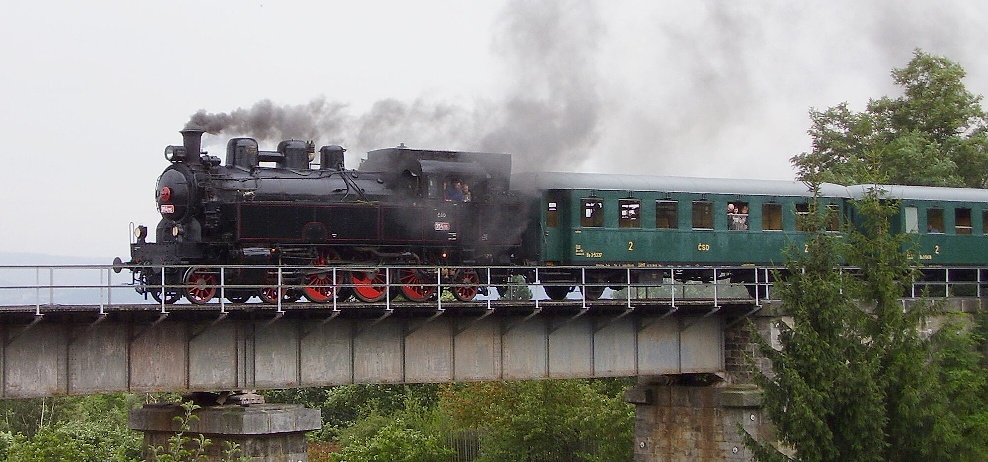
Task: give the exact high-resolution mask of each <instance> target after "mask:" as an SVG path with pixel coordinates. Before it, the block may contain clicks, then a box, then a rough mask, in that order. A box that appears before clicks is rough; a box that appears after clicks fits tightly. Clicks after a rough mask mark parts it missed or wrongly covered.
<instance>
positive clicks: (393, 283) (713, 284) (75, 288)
mask: <svg viewBox="0 0 988 462" xmlns="http://www.w3.org/2000/svg"><path fill="white" fill-rule="evenodd" d="M154 268H156V269H158V274H160V275H161V279H160V280H156V281H155V283H154V284H148V285H146V286H145V287H144V288H146V289H155V288H158V290H161V288H163V287H164V288H174V289H177V290H180V289H187V288H189V287H191V286H189V285H186V284H170V283H169V281H167V280H166V278H165V274H166V272H165V271H164V270H169V271H172V272H175V273H176V274H185V272H186V271H187V270H188V269H189V268H191V266H189V265H162V266H155V267H154ZM209 268H210V269H211V270H216V271H218V284H217V285H216V286H215V288H216V296H215V297H214V300H213V301H211V302H210V304H215V305H218V306H219V309H220V312H221V313H226V312H227V310H228V309H229V306H230V303H229V302H228V301H227V297H226V296H227V294H228V292H229V291H230V290H257V289H260V288H261V286H258V285H249V284H235V283H228V279H229V277H228V273H229V272H230V271H232V270H237V269H243V268H252V269H260V270H272V271H274V272H275V273H276V281H273V283H274V285H275V287H276V290H278V293H281V290H285V289H287V290H296V291H297V290H301V289H302V288H303V287H305V285H304V284H298V283H295V282H290V281H286V274H289V273H290V274H294V273H298V272H306V271H315V270H325V271H330V272H331V274H332V281H339V280H341V278H339V277H338V276H339V273H340V272H350V271H378V270H381V269H385V270H386V271H384V274H385V282H386V283H385V291H386V294H387V295H386V296H385V299H384V303H385V306H386V307H387V309H392V306H391V295H396V294H397V292H396V291H398V292H400V290H401V288H402V287H411V286H423V287H430V288H433V289H435V293H439V292H440V289H449V288H455V287H464V286H467V285H466V284H463V283H457V282H451V281H444V278H443V271H455V270H458V269H465V268H473V269H476V270H477V272H478V275H482V274H485V273H486V281H482V282H481V285H482V286H485V287H492V284H491V282H492V281H491V274H492V273H496V272H499V271H500V272H505V273H512V274H528V275H529V280H531V282H530V283H526V284H525V285H526V286H528V287H529V288H530V289H531V290H532V292H533V295H534V297H533V298H534V303H535V306H536V308H541V307H542V303H543V302H545V301H547V300H548V297H547V296H545V295H544V294H543V292H542V291H540V290H538V288H539V287H540V286H543V285H547V284H556V285H559V283H563V284H566V283H567V282H563V281H553V280H546V281H543V280H542V276H545V275H547V274H551V273H557V274H558V272H560V271H566V272H572V274H575V275H577V279H578V280H576V281H569V282H568V283H569V284H570V285H572V286H575V290H574V291H573V292H571V295H570V297H569V299H570V300H571V301H573V302H579V303H580V304H581V305H582V307H583V308H587V306H588V304H592V303H593V300H592V299H590V298H588V297H587V295H586V294H587V289H588V288H589V289H595V290H597V291H599V290H601V289H602V288H603V289H606V288H611V289H612V290H614V289H620V290H624V291H625V292H624V294H622V295H621V296H620V298H619V300H622V301H624V302H625V304H626V306H627V308H629V309H630V308H631V307H632V305H633V304H634V301H635V300H638V299H642V298H645V299H654V298H660V299H665V300H667V301H668V303H671V304H672V306H676V304H677V303H680V302H681V301H682V300H684V299H688V298H695V299H704V298H702V297H698V295H697V293H698V292H701V290H700V289H697V287H706V288H708V289H709V290H710V291H712V292H711V295H709V296H707V297H706V298H705V299H709V300H711V301H712V302H713V304H714V305H715V306H717V305H720V304H721V303H723V302H725V301H728V300H732V299H738V298H748V299H750V300H753V302H754V304H755V305H761V303H763V302H764V301H765V300H766V299H771V288H772V283H773V282H772V279H773V278H772V277H771V276H772V275H773V273H774V272H775V271H779V270H782V269H783V268H781V267H774V266H662V267H647V268H642V267H636V266H630V265H627V266H613V267H581V266H529V267H517V266H487V267H474V266H453V265H451V266H433V265H387V266H384V265H380V266H377V265H366V264H347V265H336V266H327V267H313V266H287V265H286V266H275V265H271V266H256V265H253V266H246V265H216V266H211V267H209ZM407 268H412V269H422V270H426V271H427V273H426V274H434V275H435V279H434V280H433V279H431V278H430V279H429V280H427V281H426V280H423V281H416V282H415V283H402V282H401V281H397V280H392V273H393V272H394V271H396V270H401V269H407ZM113 269H114V267H113V266H112V265H0V307H2V306H22V307H23V306H32V307H33V308H34V311H35V313H36V314H39V315H40V314H41V311H42V307H48V306H59V305H92V306H95V307H98V309H99V312H100V313H101V314H104V313H105V310H106V309H108V308H112V307H114V306H119V305H134V304H142V303H151V302H150V301H145V300H144V299H143V297H141V296H139V295H138V294H137V293H136V292H134V289H135V288H137V287H139V286H135V284H134V283H133V281H132V280H131V279H132V278H130V277H126V276H116V277H114V275H113V273H114V271H113ZM649 270H656V271H662V272H663V273H661V274H663V275H665V276H664V277H663V278H661V279H652V280H645V281H643V280H638V281H636V280H635V277H634V274H635V272H637V271H649ZM921 270H922V272H923V274H924V275H925V278H923V279H922V280H916V281H911V285H910V287H909V294H910V297H912V298H916V297H920V296H924V295H925V296H927V297H947V296H952V297H972V298H973V297H978V298H980V297H981V296H983V295H984V288H983V287H982V286H983V285H984V284H986V283H988V277H986V274H988V267H974V266H972V267H930V268H922V269H921ZM591 271H593V272H597V271H611V272H612V274H613V275H614V277H613V278H612V279H611V280H609V281H606V282H605V281H597V280H594V279H592V278H589V277H588V273H589V272H591ZM680 271H690V272H693V273H695V274H700V275H705V274H706V273H707V272H709V280H710V282H709V283H705V284H696V283H691V282H683V281H679V280H676V279H674V278H673V279H670V278H668V275H674V274H676V273H678V272H680ZM745 272H751V274H750V275H747V276H746V277H747V279H746V280H749V281H751V282H747V283H744V285H745V286H747V287H749V288H750V287H755V288H758V289H761V290H755V291H753V293H752V294H751V295H750V296H749V295H748V294H747V293H744V290H741V292H738V291H739V290H740V289H739V288H740V287H741V286H742V284H741V283H730V282H729V280H727V279H722V280H718V276H720V275H724V274H727V273H735V274H737V273H745ZM983 273H985V274H983ZM748 276H750V277H748ZM704 277H705V276H704ZM32 279H33V280H32ZM344 279H345V278H344ZM498 285H502V284H500V283H499V284H498ZM516 285H518V284H513V283H512V282H511V281H507V282H506V283H504V284H503V286H508V287H510V286H516ZM210 287H212V286H210ZM316 287H318V286H316ZM334 287H339V288H349V289H352V288H354V287H358V285H357V284H355V283H354V282H353V281H350V280H349V279H346V280H343V282H342V283H340V284H334ZM741 289H743V288H741ZM691 291H692V292H693V293H692V294H691ZM492 292H493V291H492ZM127 293H130V294H132V295H127ZM732 293H733V294H736V295H732ZM80 294H84V295H80ZM663 294H664V296H662V295H663ZM742 294H743V295H742ZM498 295H501V294H498ZM605 297H609V298H611V299H614V298H613V292H607V291H606V290H605ZM161 298H162V302H160V309H161V312H162V313H163V314H166V313H167V310H168V305H167V304H166V303H165V301H164V298H165V297H161ZM331 298H332V303H331V304H328V303H327V304H325V306H326V307H327V308H330V307H331V308H332V309H334V310H337V309H338V300H336V297H331ZM435 298H436V300H435V305H436V306H437V308H438V309H442V308H443V304H444V303H449V302H448V301H444V300H442V297H435ZM480 302H483V303H484V304H485V305H486V306H487V308H488V309H492V308H493V307H494V306H495V303H496V302H497V300H496V299H494V298H493V293H491V294H490V295H487V296H482V297H478V299H476V303H480ZM183 303H184V302H183ZM272 307H275V308H276V309H277V311H278V312H279V313H280V312H283V311H284V310H285V308H286V304H285V303H284V301H283V300H282V299H281V297H278V300H277V302H276V303H275V304H274V305H272Z"/></svg>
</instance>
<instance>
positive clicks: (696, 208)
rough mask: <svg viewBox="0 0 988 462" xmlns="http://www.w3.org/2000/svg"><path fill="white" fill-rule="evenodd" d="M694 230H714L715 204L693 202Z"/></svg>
mask: <svg viewBox="0 0 988 462" xmlns="http://www.w3.org/2000/svg"><path fill="white" fill-rule="evenodd" d="M693 229H714V203H713V202H709V201H693Z"/></svg>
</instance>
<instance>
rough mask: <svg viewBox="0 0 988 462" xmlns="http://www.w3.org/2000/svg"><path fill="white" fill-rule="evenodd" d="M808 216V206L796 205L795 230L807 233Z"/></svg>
mask: <svg viewBox="0 0 988 462" xmlns="http://www.w3.org/2000/svg"><path fill="white" fill-rule="evenodd" d="M809 214H810V204H796V230H798V231H809V229H808V227H807V225H806V218H807V216H809Z"/></svg>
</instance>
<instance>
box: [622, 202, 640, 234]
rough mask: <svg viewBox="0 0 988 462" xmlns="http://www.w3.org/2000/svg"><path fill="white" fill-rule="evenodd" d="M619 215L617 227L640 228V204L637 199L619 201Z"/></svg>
mask: <svg viewBox="0 0 988 462" xmlns="http://www.w3.org/2000/svg"><path fill="white" fill-rule="evenodd" d="M618 207H620V209H621V215H619V216H618V227H620V228H641V227H642V221H641V215H640V214H641V209H642V202H641V201H640V200H638V199H621V200H619V201H618Z"/></svg>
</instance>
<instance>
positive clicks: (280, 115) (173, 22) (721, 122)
mask: <svg viewBox="0 0 988 462" xmlns="http://www.w3.org/2000/svg"><path fill="white" fill-rule="evenodd" d="M986 24H988V8H985V7H984V6H983V5H981V4H980V3H979V2H975V1H970V0H968V1H950V0H947V1H939V2H928V1H921V0H915V1H881V0H879V1H867V2H863V1H858V0H855V1H850V0H844V1H841V0H838V1H792V0H779V1H761V0H744V1H741V0H733V1H724V0H699V1H698V0H684V1H665V0H659V1H657V0H614V1H607V2H603V1H599V2H587V1H576V0H573V1H570V0H558V1H552V0H550V1H534V0H529V1H520V0H506V1H462V0H417V1H383V0H378V1H375V0H365V1H362V2H354V1H347V2H337V1H303V0H295V1H280V0H255V1H251V2H245V1H233V0H199V1H184V0H178V1H174V0H173V1H167V2H143V1H123V0H91V1H87V2H70V1H52V0H29V1H28V0H8V1H7V2H5V3H4V6H3V8H2V15H0V39H2V43H3V46H2V47H0V66H2V74H0V75H2V79H3V80H2V82H3V84H2V85H0V135H2V138H0V140H2V143H3V144H2V146H0V150H2V152H3V153H4V154H3V160H4V167H3V174H2V175H3V180H2V181H0V212H2V218H0V252H31V253H47V254H53V255H66V256H83V257H91V258H92V260H93V261H94V262H109V261H110V260H111V259H112V258H113V257H114V256H118V255H119V256H122V257H124V259H125V260H126V257H127V256H128V245H127V244H128V238H129V229H128V225H129V223H130V222H137V223H143V224H147V225H150V226H151V227H152V228H153V226H154V224H155V223H156V222H157V220H158V215H157V213H156V212H155V209H154V184H155V180H156V179H157V177H158V175H159V174H160V173H161V171H162V170H163V169H164V168H165V167H166V166H167V162H166V161H165V160H164V158H163V156H162V151H163V149H164V147H165V146H166V145H168V144H180V143H181V138H180V136H179V134H178V130H180V129H182V128H183V126H184V125H185V124H186V123H187V122H188V121H189V120H190V117H191V116H192V115H193V114H195V113H197V112H199V111H204V113H206V114H229V115H232V116H235V117H239V116H245V115H248V114H253V115H258V114H266V115H268V116H269V118H268V119H263V120H268V121H271V123H270V124H267V126H263V127H261V126H253V127H250V128H245V127H247V126H246V125H236V126H231V127H230V128H229V129H228V130H226V132H224V133H220V134H219V135H216V136H207V138H206V139H205V143H206V148H207V149H208V150H209V151H210V154H213V155H217V156H220V157H221V158H222V157H224V155H223V153H222V150H223V146H224V144H225V140H226V139H227V138H228V137H229V136H235V135H248V136H251V135H254V136H257V137H258V138H263V139H262V141H261V143H262V149H274V147H275V144H276V143H277V140H278V139H280V137H298V138H306V139H309V138H311V139H313V140H314V141H315V142H316V144H317V145H323V144H330V143H336V144H342V145H343V146H344V147H346V148H347V149H348V153H347V154H348V158H347V161H348V163H349V166H351V167H355V166H356V165H357V162H358V160H359V158H360V156H361V155H362V154H363V153H365V152H366V151H367V150H369V149H375V148H381V147H389V146H395V145H398V144H399V143H405V144H406V145H408V146H410V147H416V148H437V149H463V150H494V151H500V152H509V153H512V154H514V155H515V156H514V163H515V170H528V169H552V170H562V171H581V172H616V173H641V174H656V175H684V176H706V177H733V178H768V179H792V177H793V170H792V168H791V167H790V165H789V162H788V159H789V158H790V157H792V156H793V155H795V154H798V153H800V152H803V151H806V150H808V149H809V138H808V136H807V135H806V130H807V129H808V128H809V118H808V115H807V113H808V110H809V109H810V108H819V109H824V108H827V107H830V106H834V105H836V104H838V103H840V102H843V101H847V102H848V103H850V105H851V107H852V108H854V109H857V110H860V109H862V108H863V107H864V105H865V104H866V103H867V100H868V98H872V97H879V96H883V95H891V96H897V95H898V93H897V89H896V88H895V87H894V86H893V85H892V83H891V78H890V76H889V73H890V71H891V69H892V68H894V67H903V66H905V65H906V64H907V63H908V61H909V59H910V58H911V56H912V53H913V50H914V49H916V48H922V49H923V50H925V51H927V52H930V53H934V54H939V55H943V56H946V57H947V58H949V59H952V60H954V61H956V62H958V63H960V64H961V65H962V66H963V67H964V68H965V69H966V70H967V73H968V77H967V79H966V81H965V83H966V84H967V86H968V89H969V90H971V91H972V92H974V93H976V94H985V93H988V54H986V53H985V45H986V43H988V40H985V36H986V34H988V28H986ZM255 120H256V119H255ZM248 131H253V133H252V132H248Z"/></svg>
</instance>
